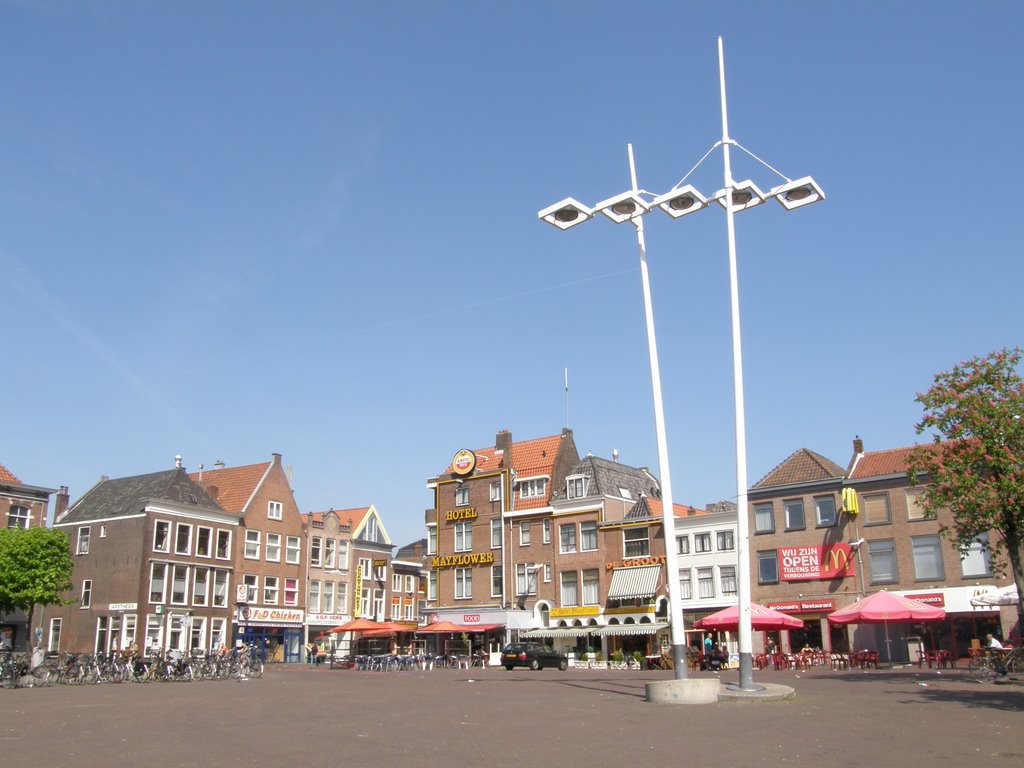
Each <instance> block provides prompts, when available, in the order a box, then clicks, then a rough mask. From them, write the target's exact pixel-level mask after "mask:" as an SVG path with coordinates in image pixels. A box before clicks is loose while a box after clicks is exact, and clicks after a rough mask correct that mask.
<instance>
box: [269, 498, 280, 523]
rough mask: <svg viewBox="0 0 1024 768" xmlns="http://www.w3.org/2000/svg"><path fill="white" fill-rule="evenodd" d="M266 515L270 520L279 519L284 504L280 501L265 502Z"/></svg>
mask: <svg viewBox="0 0 1024 768" xmlns="http://www.w3.org/2000/svg"><path fill="white" fill-rule="evenodd" d="M267 517H269V518H270V519H271V520H280V519H282V518H283V517H284V504H282V503H281V502H280V501H268V502H267Z"/></svg>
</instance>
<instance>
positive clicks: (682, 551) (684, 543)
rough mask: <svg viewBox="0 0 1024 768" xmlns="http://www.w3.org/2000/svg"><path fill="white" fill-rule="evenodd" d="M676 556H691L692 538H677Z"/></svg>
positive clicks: (685, 535) (685, 536)
mask: <svg viewBox="0 0 1024 768" xmlns="http://www.w3.org/2000/svg"><path fill="white" fill-rule="evenodd" d="M676 554H677V555H688V554H690V537H689V535H687V534H683V535H682V536H676Z"/></svg>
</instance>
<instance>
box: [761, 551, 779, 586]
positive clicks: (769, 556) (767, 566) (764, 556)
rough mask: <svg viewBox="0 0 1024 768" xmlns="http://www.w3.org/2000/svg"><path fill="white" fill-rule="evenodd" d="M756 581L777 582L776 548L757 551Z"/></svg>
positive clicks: (777, 558) (777, 556)
mask: <svg viewBox="0 0 1024 768" xmlns="http://www.w3.org/2000/svg"><path fill="white" fill-rule="evenodd" d="M757 583H758V584H778V583H779V553H778V552H777V551H776V550H774V549H771V550H768V551H766V552H758V553H757Z"/></svg>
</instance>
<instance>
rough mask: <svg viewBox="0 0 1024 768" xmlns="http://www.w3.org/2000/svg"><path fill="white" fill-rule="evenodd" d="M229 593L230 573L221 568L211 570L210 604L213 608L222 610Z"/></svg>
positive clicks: (226, 602)
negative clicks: (211, 589) (211, 591)
mask: <svg viewBox="0 0 1024 768" xmlns="http://www.w3.org/2000/svg"><path fill="white" fill-rule="evenodd" d="M230 593H231V573H230V572H229V571H226V570H225V569H223V568H214V569H213V594H212V595H211V598H210V602H211V604H212V605H213V607H214V608H224V607H226V606H227V604H228V595H229V594H230Z"/></svg>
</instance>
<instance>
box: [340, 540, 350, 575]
mask: <svg viewBox="0 0 1024 768" xmlns="http://www.w3.org/2000/svg"><path fill="white" fill-rule="evenodd" d="M338 570H339V571H347V570H348V542H347V541H345V540H344V539H338Z"/></svg>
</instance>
